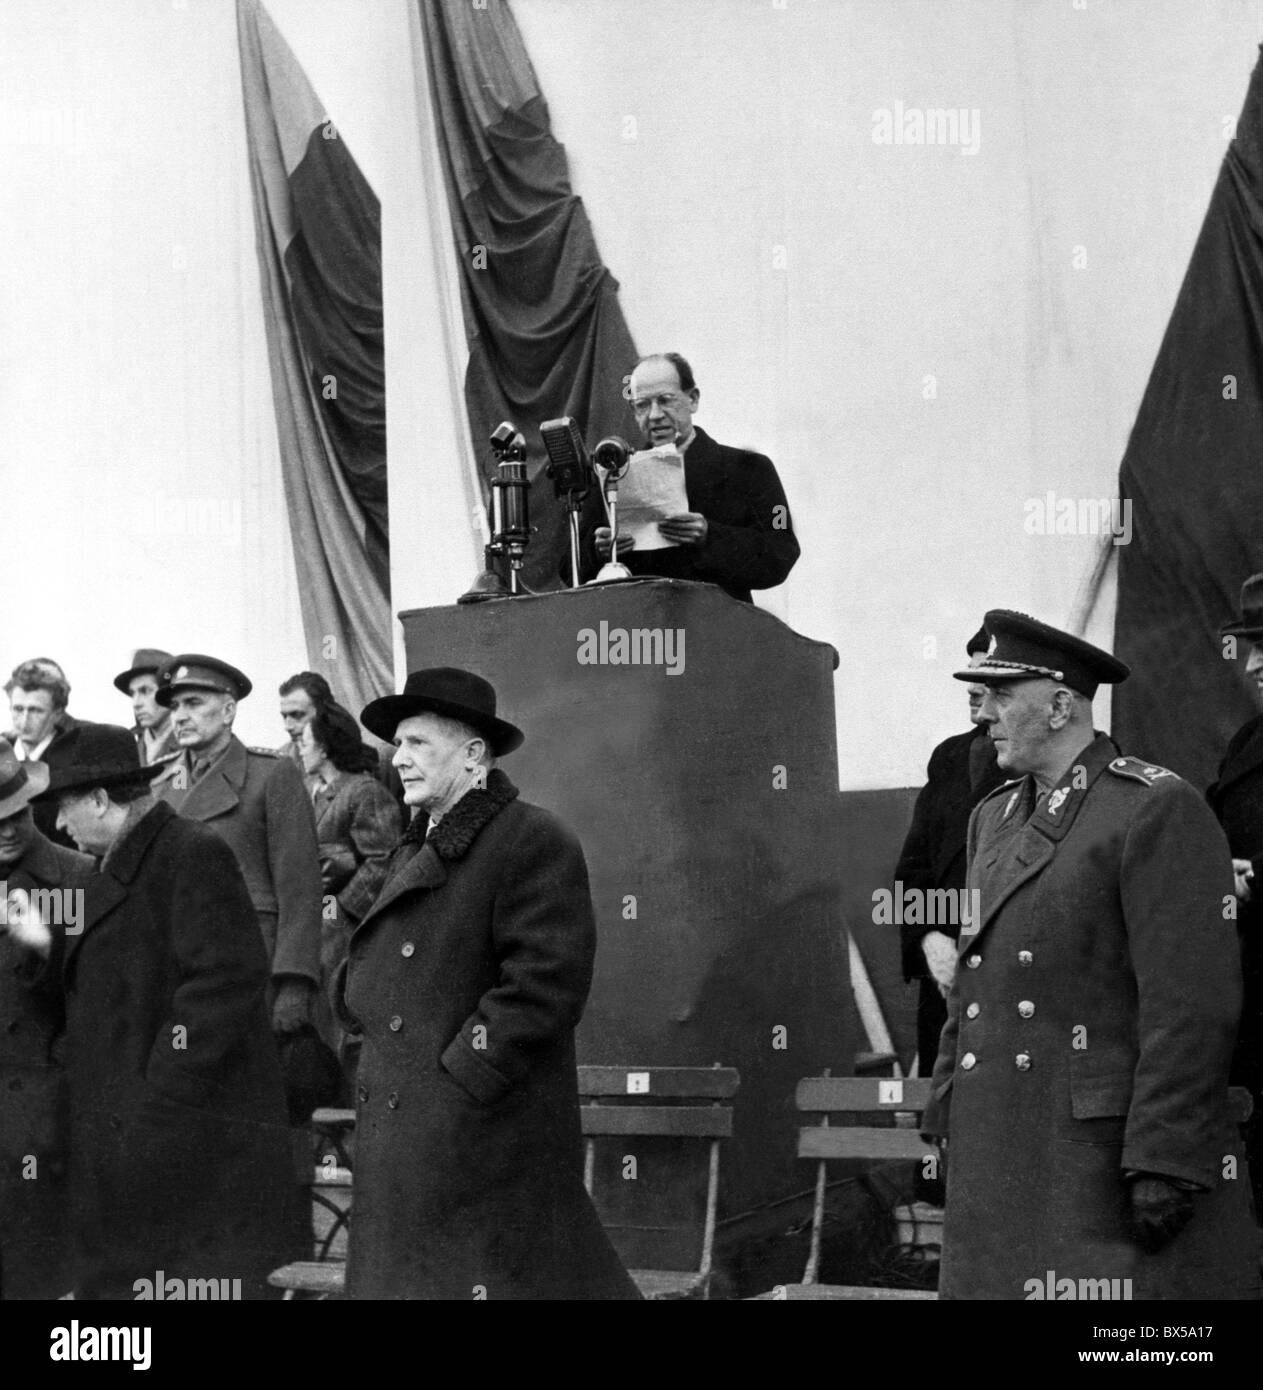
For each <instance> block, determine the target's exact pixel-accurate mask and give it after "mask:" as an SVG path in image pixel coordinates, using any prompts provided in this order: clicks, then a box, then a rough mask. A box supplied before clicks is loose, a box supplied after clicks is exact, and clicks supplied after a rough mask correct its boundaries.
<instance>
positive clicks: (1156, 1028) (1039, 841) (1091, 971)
mask: <svg viewBox="0 0 1263 1390" xmlns="http://www.w3.org/2000/svg"><path fill="white" fill-rule="evenodd" d="M969 860H970V863H969V879H968V886H969V888H970V889H975V890H977V892H978V894H979V900H978V901H979V908H980V917H979V918H978V919H977V924H971V927H970V929H969V930H968V931H962V933H961V938H960V957H959V963H958V969H957V975H956V982H955V984H954V985H953V988H952V992H951V996H950V999H949V1003H948V1021H947V1025H946V1027H945V1028H944V1030H943V1038H942V1043H941V1046H940V1051H939V1057H938V1062H937V1065H936V1067H935V1070H934V1082H933V1091H932V1100H931V1104H930V1106H929V1107H928V1108H927V1110H926V1113H925V1116H924V1122H923V1123H924V1128H925V1131H926V1132H927V1133H929V1134H934V1135H941V1136H946V1137H947V1138H948V1141H949V1142H948V1149H947V1207H946V1217H945V1224H944V1230H943V1259H942V1267H941V1273H940V1296H941V1297H943V1298H951V1299H962V1298H988V1299H1021V1298H1026V1297H1032V1296H1035V1293H1034V1289H1033V1288H1032V1286H1031V1281H1038V1284H1039V1286H1041V1287H1047V1276H1048V1274H1049V1272H1050V1271H1051V1272H1052V1273H1053V1275H1054V1278H1055V1279H1056V1280H1063V1279H1069V1280H1074V1281H1076V1282H1077V1281H1079V1280H1102V1279H1118V1280H1120V1281H1122V1280H1131V1284H1130V1286H1124V1285H1122V1284H1121V1283H1120V1284H1119V1286H1118V1288H1119V1289H1120V1290H1121V1289H1122V1288H1124V1287H1129V1290H1130V1296H1131V1297H1133V1298H1137V1299H1141V1298H1245V1297H1254V1296H1257V1282H1258V1273H1257V1268H1256V1258H1257V1257H1256V1253H1255V1250H1254V1243H1255V1237H1254V1228H1253V1222H1252V1221H1250V1219H1249V1215H1248V1192H1247V1186H1248V1185H1247V1183H1246V1181H1245V1171H1244V1163H1243V1159H1242V1153H1241V1144H1240V1137H1239V1135H1238V1133H1237V1130H1236V1126H1235V1125H1234V1124H1233V1123H1232V1120H1231V1117H1230V1115H1229V1112H1228V1104H1227V1100H1228V1097H1227V1088H1228V1063H1229V1058H1230V1056H1231V1053H1232V1044H1233V1037H1234V1034H1235V1030H1236V1025H1237V1015H1238V1010H1239V1007H1240V998H1241V973H1240V965H1239V962H1238V958H1237V937H1236V924H1235V921H1234V920H1233V910H1232V907H1231V906H1230V904H1232V903H1233V901H1234V899H1233V897H1232V873H1231V864H1230V858H1229V854H1228V846H1227V843H1226V841H1225V840H1224V837H1223V833H1222V831H1221V830H1220V829H1219V826H1218V825H1217V824H1216V822H1215V819H1214V817H1213V815H1212V814H1211V813H1210V811H1209V809H1208V808H1207V806H1206V804H1205V802H1204V801H1203V800H1202V798H1201V797H1200V796H1199V795H1198V794H1197V793H1196V792H1195V791H1194V789H1193V788H1192V787H1190V786H1189V785H1188V784H1187V783H1186V782H1184V781H1182V780H1181V779H1180V778H1178V777H1176V776H1175V775H1174V774H1173V773H1171V772H1168V771H1167V770H1166V769H1164V768H1158V767H1154V766H1153V765H1152V764H1147V763H1144V762H1142V761H1140V760H1137V759H1135V758H1120V757H1116V756H1115V750H1114V747H1113V745H1112V744H1111V743H1110V741H1109V740H1108V739H1107V738H1105V737H1104V736H1103V735H1098V736H1097V738H1096V739H1095V740H1094V741H1093V742H1092V743H1091V744H1090V745H1088V746H1087V747H1086V748H1085V749H1084V750H1083V752H1082V753H1081V754H1080V755H1079V757H1078V758H1077V759H1075V762H1074V764H1073V766H1072V767H1071V768H1070V769H1068V770H1067V772H1066V773H1065V774H1064V775H1063V777H1062V779H1061V780H1060V781H1059V783H1058V784H1057V786H1056V787H1055V788H1053V789H1052V790H1051V792H1050V794H1049V795H1048V797H1047V798H1046V799H1044V800H1041V801H1040V802H1039V803H1038V805H1036V799H1035V795H1034V790H1033V782H1032V781H1031V779H1030V778H1023V779H1022V780H1020V781H1017V782H1010V783H1008V784H1006V785H1005V786H1003V787H1001V788H1000V789H999V790H998V791H995V792H993V793H992V794H991V796H990V797H988V798H987V799H986V800H985V801H983V802H981V803H980V804H979V806H978V808H977V809H976V810H975V812H974V814H973V818H972V819H971V821H970V830H969ZM1131 1172H1141V1173H1148V1174H1154V1175H1160V1176H1164V1177H1167V1178H1169V1179H1172V1180H1174V1181H1175V1182H1177V1183H1182V1184H1188V1185H1190V1186H1191V1187H1195V1188H1197V1189H1199V1190H1197V1191H1196V1192H1195V1195H1194V1197H1193V1201H1194V1215H1193V1218H1192V1220H1191V1221H1190V1222H1189V1224H1188V1226H1187V1227H1186V1228H1185V1229H1184V1231H1183V1232H1182V1233H1181V1234H1180V1235H1178V1236H1177V1237H1176V1238H1175V1239H1174V1240H1173V1241H1171V1242H1170V1243H1169V1244H1168V1245H1167V1246H1166V1247H1165V1248H1164V1249H1162V1250H1160V1251H1158V1252H1156V1253H1149V1252H1146V1251H1144V1250H1142V1248H1141V1247H1140V1246H1139V1245H1138V1243H1137V1242H1136V1240H1135V1239H1134V1238H1133V1236H1132V1234H1131V1231H1130V1228H1129V1223H1128V1216H1129V1193H1128V1181H1127V1176H1126V1175H1127V1174H1128V1173H1131Z"/></svg>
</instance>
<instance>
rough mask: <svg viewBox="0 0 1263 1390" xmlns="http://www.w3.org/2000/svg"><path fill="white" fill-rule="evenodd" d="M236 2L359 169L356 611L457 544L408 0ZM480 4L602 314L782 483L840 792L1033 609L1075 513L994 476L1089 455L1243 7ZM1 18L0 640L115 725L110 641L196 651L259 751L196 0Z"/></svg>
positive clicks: (1097, 478) (216, 200) (285, 555)
mask: <svg viewBox="0 0 1263 1390" xmlns="http://www.w3.org/2000/svg"><path fill="white" fill-rule="evenodd" d="M269 8H270V9H271V11H272V13H273V15H274V17H275V18H276V20H277V22H278V24H279V26H280V27H281V29H282V31H283V32H284V33H285V34H286V36H287V37H288V38H289V40H290V42H291V44H292V46H293V47H294V49H295V51H296V53H297V55H298V57H299V60H300V61H301V62H302V63H303V64H304V66H305V67H306V69H307V72H308V75H309V77H310V78H311V80H312V82H313V84H314V85H315V87H316V90H317V91H318V92H319V93H320V94H321V96H322V97H323V98H324V100H325V101H326V103H327V104H328V106H329V108H330V111H331V114H333V115H334V116H335V118H336V119H337V120H338V122H339V125H340V128H341V129H342V131H343V133H344V134H345V136H346V138H347V140H348V143H349V144H350V147H351V150H352V152H353V153H354V154H355V156H356V158H357V159H358V160H359V162H360V165H361V167H362V168H363V169H364V172H365V173H366V175H367V177H368V178H369V180H370V182H372V184H373V186H374V188H375V189H376V190H377V192H378V194H379V196H380V197H381V198H382V202H383V219H384V253H385V259H386V292H387V325H386V326H387V352H388V361H387V371H388V387H389V395H390V411H391V416H390V430H391V487H392V500H393V502H394V503H395V506H394V520H395V528H396V530H395V547H394V549H395V557H396V570H395V583H396V606H397V607H408V606H419V605H424V604H428V603H435V602H443V601H450V600H451V598H453V597H454V596H455V594H456V593H457V592H459V591H460V589H462V588H463V587H464V586H465V583H466V580H467V575H471V574H472V572H473V567H474V562H475V559H476V550H477V536H476V531H475V529H474V527H473V525H472V523H471V519H470V517H469V515H468V493H467V489H466V468H467V463H468V455H467V450H468V443H467V441H466V440H465V437H464V435H465V430H464V425H463V421H462V420H461V419H460V415H459V409H458V394H457V391H456V382H457V380H458V376H459V360H456V361H453V359H452V354H451V341H452V339H451V330H452V327H453V306H454V302H455V301H454V296H453V289H452V282H451V277H450V270H451V267H450V252H448V253H446V263H445V258H444V257H438V258H436V257H435V256H434V255H433V254H432V251H433V243H432V228H433V226H434V225H435V220H436V219H440V214H441V212H442V209H441V203H440V202H435V201H434V199H435V195H436V194H437V192H438V190H437V189H436V188H435V187H433V185H431V187H430V188H429V190H428V192H427V189H426V183H425V177H426V176H425V170H426V167H427V166H426V158H427V151H426V148H425V145H424V142H423V140H422V138H421V136H420V135H419V133H418V119H417V111H416V105H415V103H416V95H415V90H414V87H413V68H412V57H413V55H412V51H411V43H412V36H413V25H412V18H411V14H410V7H409V5H408V3H407V2H406V0H373V3H371V4H369V3H366V2H363V0H360V2H357V0H272V3H271V4H270V5H269ZM513 8H514V11H515V13H516V15H517V17H518V21H519V24H520V25H521V27H522V30H523V32H524V35H525V38H526V42H527V46H528V49H529V51H530V52H531V54H532V58H533V61H534V63H535V65H536V68H537V71H538V73H539V77H540V80H541V83H542V86H543V89H544V91H545V92H546V93H547V95H548V99H549V103H550V107H551V110H552V116H553V122H554V129H555V132H556V134H557V135H558V137H559V139H561V140H562V141H563V142H564V143H565V144H566V146H567V149H568V151H569V154H570V158H571V165H572V173H573V177H574V181H575V186H576V188H577V189H578V191H579V192H580V193H581V194H582V195H583V197H584V201H585V203H586V205H587V208H588V212H589V215H590V217H591V218H592V221H593V224H594V227H595V229H596V233H597V237H598V240H599V243H600V247H601V250H602V254H603V256H604V258H605V260H606V263H607V264H608V265H609V267H610V268H611V270H612V271H613V273H614V274H615V275H616V276H617V277H618V278H619V280H620V281H621V282H622V287H623V289H622V302H623V307H624V311H625V312H626V314H627V316H628V319H629V322H630V325H631V329H632V333H633V335H634V337H635V338H636V340H637V342H638V344H639V345H640V346H641V347H642V348H644V349H645V350H654V349H664V348H677V349H679V350H681V351H683V352H685V353H686V354H687V355H689V356H690V357H691V358H692V359H693V361H694V366H695V367H696V369H697V371H698V376H699V381H700V384H701V387H702V412H701V414H700V416H699V421H700V423H702V424H703V425H705V426H706V427H707V428H709V429H711V430H712V432H713V433H714V434H715V435H716V436H717V437H718V438H720V439H721V440H724V441H726V442H731V443H736V444H749V445H752V446H754V447H757V448H760V449H762V450H764V451H766V452H767V453H769V454H770V455H771V456H772V457H773V459H774V460H775V461H776V462H777V464H778V467H779V468H780V471H781V473H782V476H783V478H784V479H785V482H786V485H787V487H788V490H789V493H790V499H791V503H792V505H793V507H794V510H795V516H796V522H797V526H798V529H799V531H800V533H801V536H802V540H803V547H804V557H803V559H802V561H801V562H800V563H799V565H798V568H797V569H796V570H795V572H794V574H793V576H791V579H790V582H789V583H788V584H787V585H786V586H785V588H784V590H783V591H780V592H778V593H775V594H773V595H771V596H770V597H769V599H768V604H769V606H771V607H772V608H773V609H774V611H778V612H780V613H781V614H782V615H783V616H785V617H787V618H788V620H789V621H790V622H791V623H792V624H793V625H794V626H795V627H797V628H799V629H800V630H802V631H804V632H806V633H808V634H809V635H811V636H814V637H819V638H822V639H824V640H827V641H830V642H832V643H834V645H836V646H837V647H838V648H839V650H840V651H841V653H842V657H843V669H842V671H841V672H840V673H839V680H838V705H839V740H840V750H841V759H842V781H843V786H844V787H851V788H853V787H866V786H891V785H906V784H910V783H915V782H918V781H919V780H920V778H921V771H922V768H923V765H924V759H925V756H926V754H927V753H928V750H929V748H930V747H931V746H932V744H933V743H934V742H935V741H937V739H939V738H941V737H942V736H944V735H945V734H946V733H948V732H951V731H953V730H954V729H956V728H958V727H960V726H961V724H962V716H963V708H964V706H963V693H962V692H961V690H960V687H959V686H957V685H955V684H954V683H953V682H951V681H949V680H947V679H946V673H947V672H948V671H950V670H951V669H952V668H953V667H954V666H955V664H956V662H957V660H958V657H959V648H960V647H961V645H962V644H963V642H964V639H965V638H966V637H967V636H968V635H969V634H970V633H971V632H972V631H973V630H974V628H975V627H976V625H977V622H978V619H979V617H980V616H981V613H982V611H983V610H984V609H985V608H987V607H989V606H994V605H1002V606H1013V607H1019V608H1026V609H1028V610H1032V611H1035V612H1037V613H1039V614H1040V615H1042V616H1045V617H1047V618H1049V619H1051V620H1053V621H1061V620H1064V619H1066V617H1067V616H1068V614H1069V612H1070V610H1071V607H1072V604H1073V601H1074V598H1075V594H1076V591H1077V589H1078V587H1079V584H1080V582H1081V579H1082V577H1083V574H1084V572H1085V570H1086V568H1087V566H1088V565H1089V563H1090V558H1091V553H1092V551H1093V549H1094V546H1095V541H1094V539H1093V538H1091V537H1064V536H1063V537H1032V536H1029V535H1027V534H1025V533H1024V530H1023V521H1024V518H1025V512H1024V504H1025V502H1026V501H1027V500H1028V499H1030V498H1032V497H1040V496H1043V495H1044V494H1045V493H1046V492H1047V491H1049V490H1054V491H1055V492H1056V493H1057V494H1058V495H1060V496H1080V495H1086V496H1105V495H1107V494H1108V493H1109V492H1111V491H1112V490H1113V487H1114V483H1115V477H1116V470H1117V465H1118V461H1119V458H1120V456H1121V453H1122V450H1123V446H1124V444H1125V441H1126V436H1127V431H1128V429H1129V427H1130V424H1131V421H1132V419H1133V418H1134V414H1135V410H1136V407H1137V404H1138V402H1139V398H1140V393H1141V391H1142V390H1143V387H1144V383H1145V380H1146V378H1147V375H1148V371H1149V367H1150V365H1151V363H1152V360H1153V356H1154V353H1155V352H1156V350H1157V346H1158V342H1159V340H1160V337H1161V334H1162V331H1163V328H1164V327H1165V324H1166V320H1167V317H1168V314H1169V312H1170V308H1171V305H1172V303H1173V300H1174V296H1175V292H1176V289H1177V288H1178V285H1179V282H1180V279H1181V277H1182V275H1183V273H1184V268H1185V265H1186V263H1187V259H1188V255H1189V252H1190V250H1191V247H1192V243H1193V240H1194V238H1195V236H1196V232H1197V229H1198V226H1199V225H1200V221H1201V218H1202V215H1203V212H1204V209H1205V206H1206V202H1207V199H1208V197H1209V192H1210V188H1211V185H1212V182H1213V179H1214V176H1215V173H1216V170H1217V168H1218V165H1219V161H1220V160H1221V158H1222V156H1223V151H1224V146H1225V127H1226V123H1227V122H1228V121H1229V120H1230V119H1231V117H1232V116H1234V115H1235V113H1236V112H1237V110H1238V109H1239V106H1240V102H1241V99H1242V97H1243V95H1244V92H1245V86H1246V80H1247V77H1248V75H1249V71H1250V69H1251V67H1252V65H1253V63H1254V60H1255V57H1256V44H1257V41H1258V38H1259V37H1260V34H1261V33H1263V24H1261V21H1263V4H1260V3H1258V0H1204V3H1198V4H1189V3H1187V0H1109V3H1106V0H1086V4H1085V7H1083V8H1080V7H1079V6H1078V5H1077V4H1076V3H1075V0H900V3H898V4H894V3H887V4H878V3H872V0H784V3H783V4H782V3H779V0H601V3H599V4H597V3H593V0H515V3H514V6H513ZM4 20H5V41H4V44H3V48H0V148H2V151H3V155H4V165H5V178H6V194H5V197H4V199H3V200H0V246H3V248H4V255H3V257H2V258H0V483H2V484H3V495H4V497H5V500H6V507H5V522H6V524H7V528H8V535H9V537H10V551H9V554H10V564H9V566H8V591H7V594H6V602H5V605H4V611H3V625H2V627H0V667H3V668H5V669H7V668H8V667H9V666H11V665H12V664H13V663H14V662H16V661H17V660H18V659H20V658H23V657H26V656H30V655H34V654H36V653H39V654H47V655H51V656H54V657H57V658H58V659H60V660H62V661H63V663H64V664H65V665H66V666H67V668H68V670H69V673H70V677H71V681H72V683H73V685H74V687H75V695H74V698H73V700H72V708H74V709H75V710H77V711H78V712H79V713H81V714H83V715H84V716H86V717H96V718H111V717H113V718H116V719H119V720H120V721H121V720H124V719H125V718H126V715H127V708H126V702H124V701H123V700H122V698H121V697H118V696H116V695H115V694H114V692H113V691H112V690H110V688H109V686H108V679H109V677H110V676H111V675H112V674H113V673H114V672H115V671H117V670H119V669H120V668H121V666H122V665H123V662H124V660H125V658H126V656H127V655H128V652H129V650H130V648H131V647H132V646H134V645H137V644H142V643H143V644H149V643H158V644H163V645H167V646H171V647H181V646H183V647H190V648H193V649H209V650H212V651H217V652H220V653H222V654H223V655H224V656H226V657H228V658H229V659H232V660H236V661H238V662H239V664H241V665H242V666H244V667H245V668H246V669H247V670H248V671H249V673H250V674H251V675H252V676H254V677H255V679H256V682H257V683H258V685H259V687H260V690H261V698H260V699H259V700H258V701H255V700H251V701H249V702H247V704H246V706H245V707H244V710H243V733H245V735H246V737H247V738H248V739H250V740H251V741H262V742H269V743H275V742H277V741H278V739H279V736H280V728H279V722H278V721H277V719H276V716H275V712H274V710H275V702H274V700H273V698H272V696H271V690H272V689H273V688H274V686H275V684H276V682H277V681H278V680H279V679H280V678H281V677H282V676H284V675H286V674H288V673H289V672H290V671H292V670H295V669H297V668H299V667H301V666H302V665H304V664H305V660H304V655H303V646H302V639H301V628H300V623H299V618H298V604H297V598H296V595H295V593H294V577H293V573H294V572H293V564H292V559H291V556H290V553H289V549H288V544H289V543H288V537H287V530H286V526H285V517H284V508H283V504H282V499H281V488H280V481H279V476H278V473H277V466H276V458H275V451H276V446H275V436H274V427H273V424H272V414H271V398H270V383H269V381H268V377H267V370H266V361H265V355H264V348H263V336H262V324H261V322H260V321H259V307H258V291H257V270H256V266H255V260H254V248H253V230H252V226H251V221H250V208H249V189H248V183H247V178H246V170H245V163H244V137H243V133H242V123H241V114H240V95H239V87H238V79H237V70H236V36H235V20H234V11H233V6H232V4H231V3H230V0H6V3H5V6H4ZM896 102H901V103H902V104H903V106H904V107H905V108H913V107H915V108H920V109H926V108H955V109H963V110H965V111H966V112H970V113H972V112H973V111H977V113H978V120H979V139H978V144H977V152H976V153H974V154H966V153H962V150H961V147H960V146H959V145H956V146H952V145H947V146H913V145H898V146H895V145H880V144H876V143H874V140H873V131H874V113H876V112H878V111H879V110H880V109H882V108H886V109H890V110H893V109H894V107H895V103H896ZM438 225H439V226H440V227H442V225H443V223H442V222H441V219H440V220H439V221H438ZM1076 262H1077V263H1076ZM457 356H459V353H458V354H457ZM930 377H932V378H934V389H933V398H932V399H926V396H927V391H928V388H927V378H930ZM528 423H530V422H528ZM18 538H20V544H21V549H20V550H19V549H17V547H16V545H15V544H14V542H15V540H17V539H18ZM1108 616H1109V615H1108V613H1106V614H1105V619H1106V626H1105V629H1104V630H1105V632H1108ZM927 639H934V644H935V645H936V648H937V650H936V654H935V655H934V656H927V652H928V651H930V650H931V648H930V645H929V643H928V641H927Z"/></svg>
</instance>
